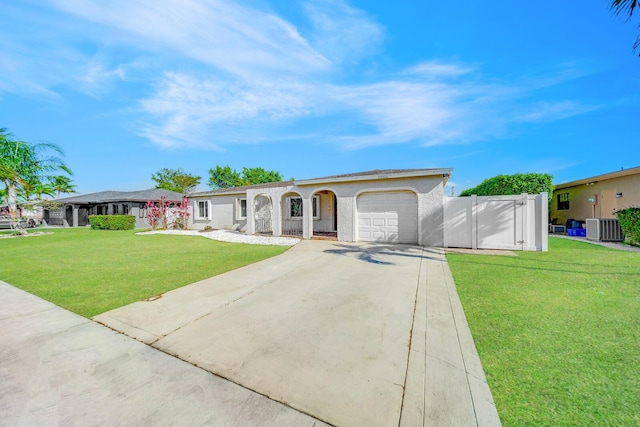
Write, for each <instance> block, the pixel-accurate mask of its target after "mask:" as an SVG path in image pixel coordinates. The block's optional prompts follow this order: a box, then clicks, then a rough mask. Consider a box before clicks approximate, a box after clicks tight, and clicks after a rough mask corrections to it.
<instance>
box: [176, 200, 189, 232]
mask: <svg viewBox="0 0 640 427" xmlns="http://www.w3.org/2000/svg"><path fill="white" fill-rule="evenodd" d="M189 215H190V213H189V200H188V199H187V198H186V197H183V198H182V202H181V203H180V204H179V205H178V206H176V207H175V219H174V220H173V228H175V229H178V230H186V229H187V225H188V224H189Z"/></svg>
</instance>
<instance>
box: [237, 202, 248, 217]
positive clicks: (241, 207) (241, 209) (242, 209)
mask: <svg viewBox="0 0 640 427" xmlns="http://www.w3.org/2000/svg"><path fill="white" fill-rule="evenodd" d="M246 217H247V199H238V219H245V218H246Z"/></svg>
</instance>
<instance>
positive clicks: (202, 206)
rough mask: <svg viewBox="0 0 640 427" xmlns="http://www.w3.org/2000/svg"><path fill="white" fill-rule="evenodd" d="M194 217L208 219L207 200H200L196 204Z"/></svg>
mask: <svg viewBox="0 0 640 427" xmlns="http://www.w3.org/2000/svg"><path fill="white" fill-rule="evenodd" d="M196 218H197V219H209V201H208V200H201V201H198V204H197V205H196Z"/></svg>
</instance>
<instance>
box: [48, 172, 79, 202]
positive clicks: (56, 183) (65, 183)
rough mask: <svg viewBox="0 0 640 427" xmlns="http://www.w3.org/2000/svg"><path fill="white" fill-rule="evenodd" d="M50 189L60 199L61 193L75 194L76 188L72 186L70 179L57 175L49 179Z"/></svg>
mask: <svg viewBox="0 0 640 427" xmlns="http://www.w3.org/2000/svg"><path fill="white" fill-rule="evenodd" d="M50 185H51V187H52V188H53V190H54V191H55V192H56V194H57V195H58V199H59V198H60V194H61V193H75V192H76V186H75V185H73V184H72V182H71V178H70V177H68V176H65V175H57V176H53V177H51V183H50Z"/></svg>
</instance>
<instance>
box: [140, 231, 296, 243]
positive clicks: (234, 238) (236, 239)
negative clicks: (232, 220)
mask: <svg viewBox="0 0 640 427" xmlns="http://www.w3.org/2000/svg"><path fill="white" fill-rule="evenodd" d="M137 234H141V235H145V234H177V235H181V236H202V237H206V238H207V239H213V240H219V241H221V242H230V243H247V244H250V245H268V246H293V245H295V244H296V243H298V242H299V241H300V239H296V238H293V237H271V236H251V235H248V234H244V233H239V232H237V231H229V230H215V231H196V230H160V231H145V232H142V233H137Z"/></svg>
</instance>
